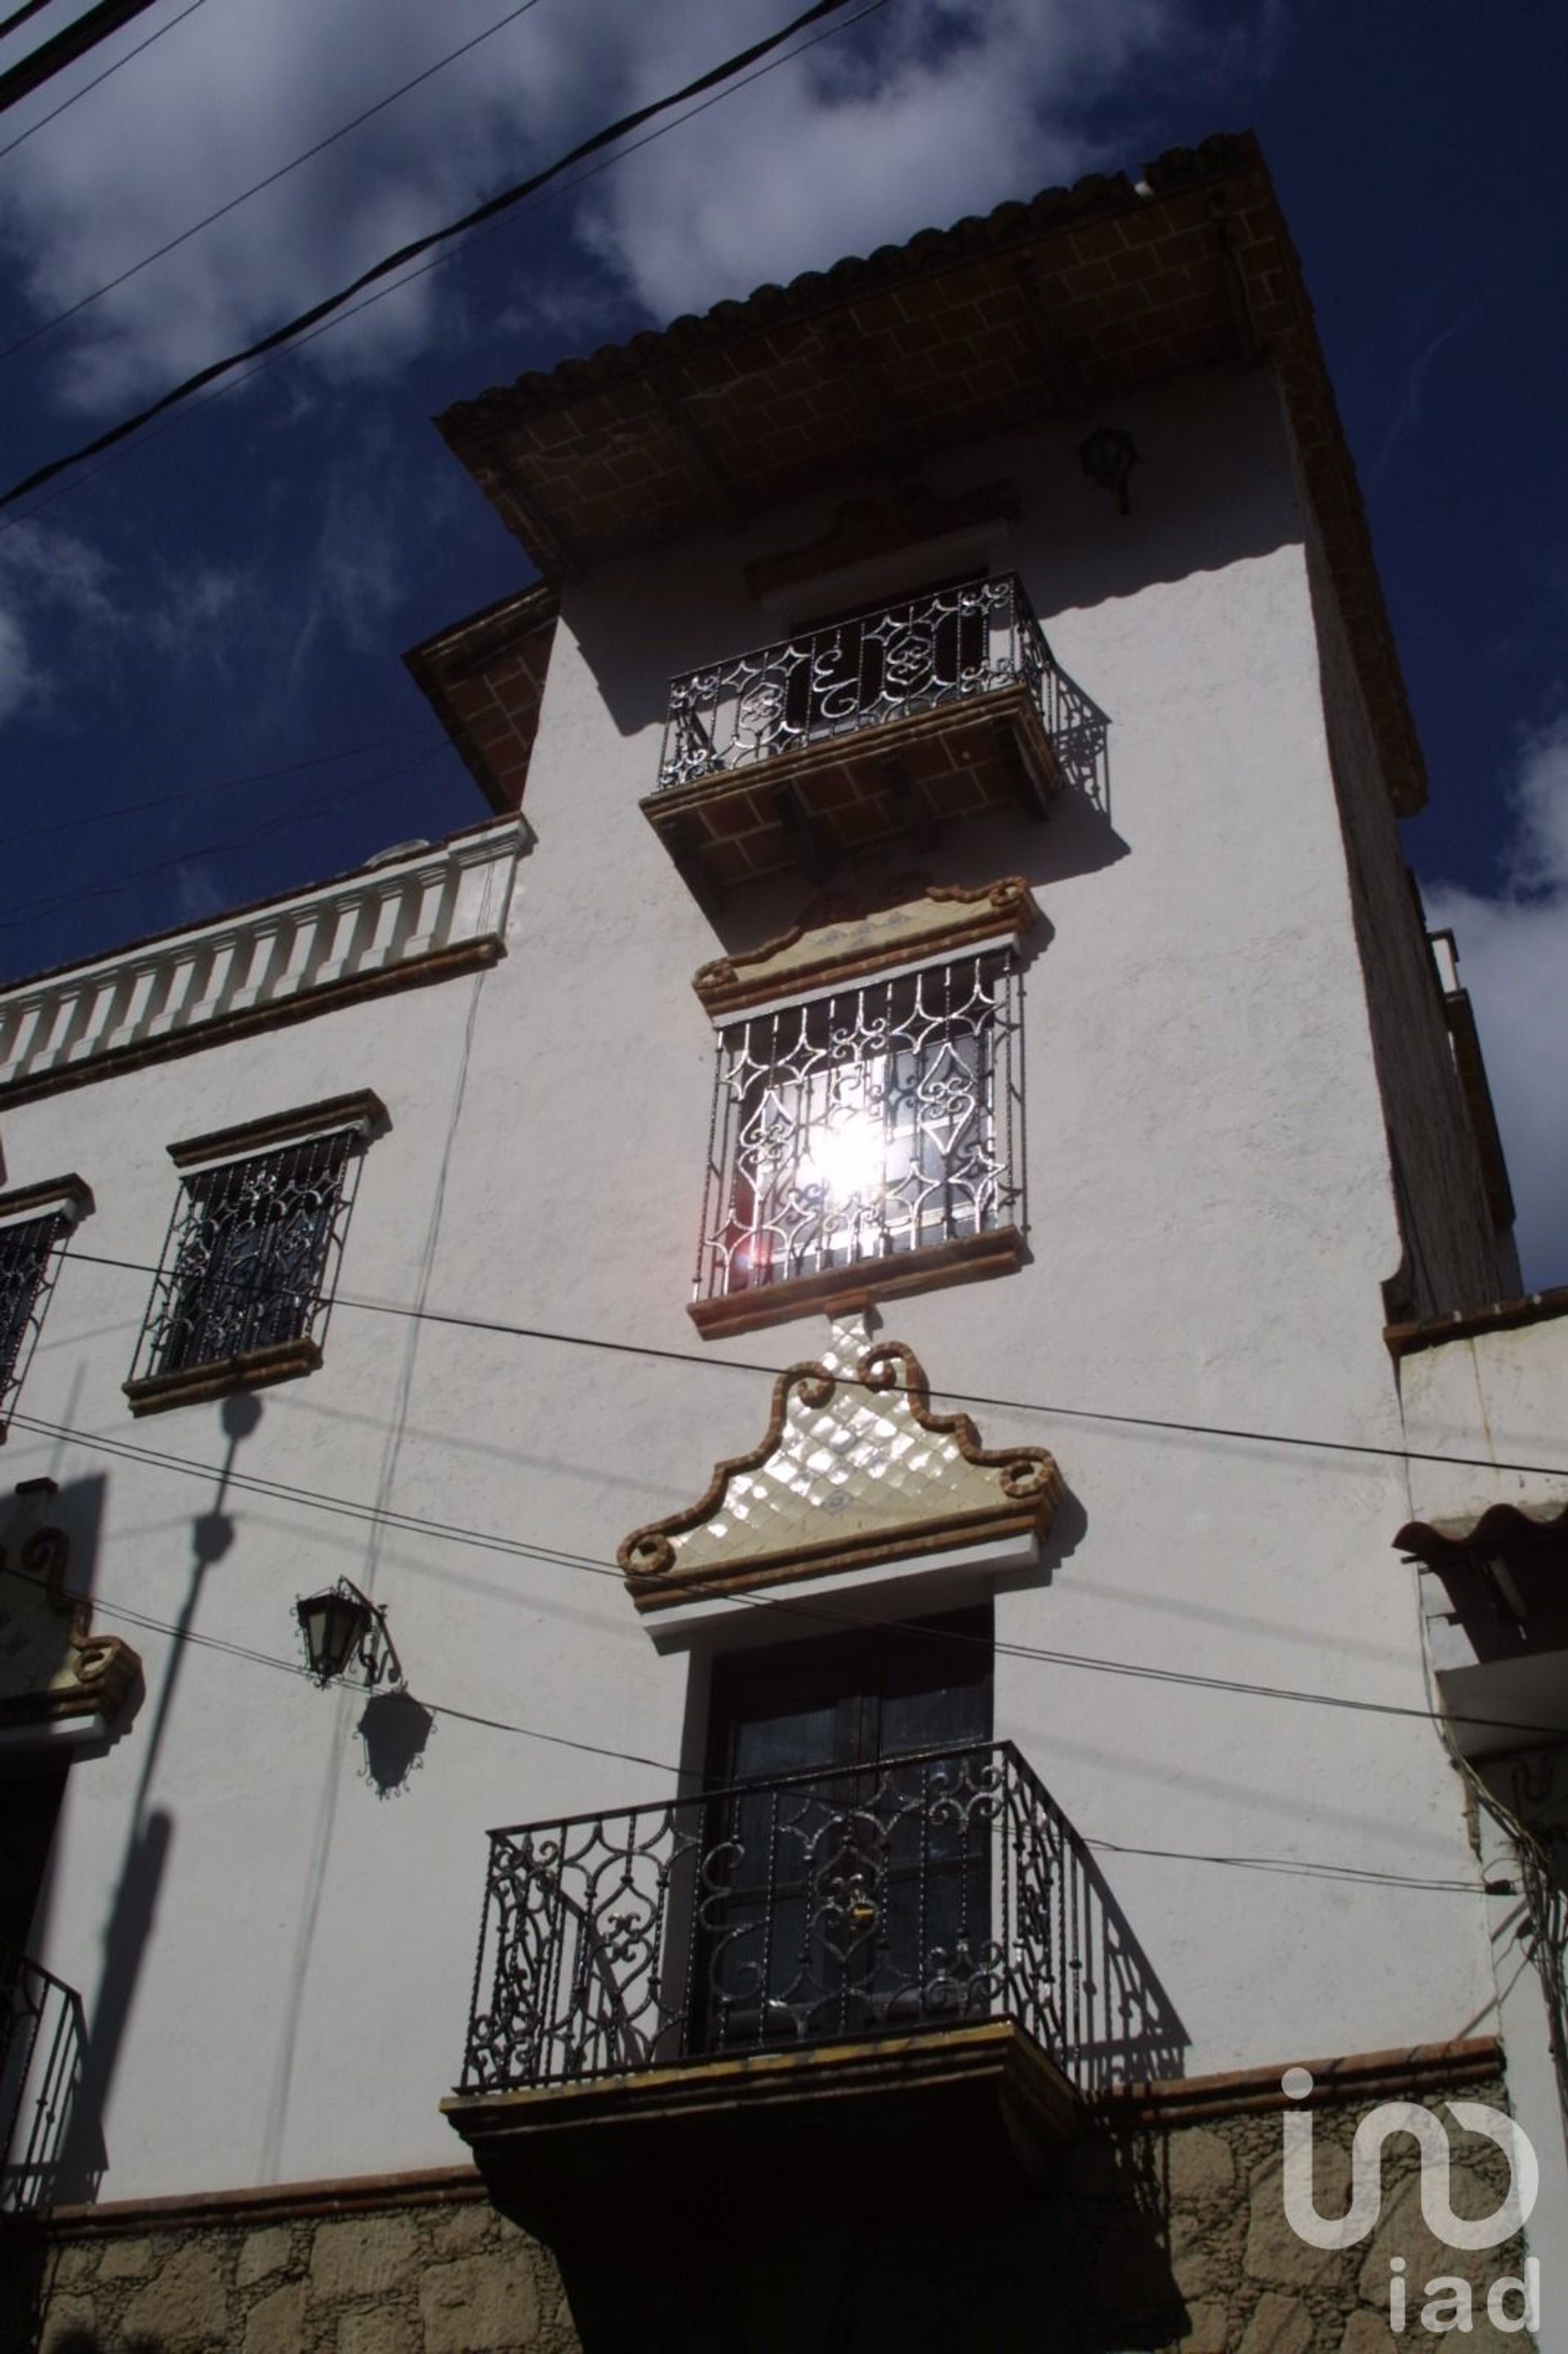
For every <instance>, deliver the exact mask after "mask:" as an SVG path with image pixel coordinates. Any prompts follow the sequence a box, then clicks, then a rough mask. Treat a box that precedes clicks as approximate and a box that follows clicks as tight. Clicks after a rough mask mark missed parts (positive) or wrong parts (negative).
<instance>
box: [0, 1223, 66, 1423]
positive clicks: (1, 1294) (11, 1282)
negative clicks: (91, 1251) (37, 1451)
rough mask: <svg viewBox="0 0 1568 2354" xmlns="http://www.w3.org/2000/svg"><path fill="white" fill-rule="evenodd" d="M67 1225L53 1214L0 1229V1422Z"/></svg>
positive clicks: (33, 1336)
mask: <svg viewBox="0 0 1568 2354" xmlns="http://www.w3.org/2000/svg"><path fill="white" fill-rule="evenodd" d="M70 1225H71V1222H70V1219H69V1216H68V1215H67V1214H65V1212H64V1211H63V1210H55V1211H51V1212H50V1213H49V1214H48V1216H46V1217H42V1218H24V1219H19V1220H18V1221H17V1222H16V1224H15V1225H8V1226H0V1424H3V1423H4V1420H5V1411H6V1408H7V1406H8V1405H10V1402H11V1400H12V1399H13V1398H14V1397H15V1396H16V1392H17V1391H18V1390H19V1389H20V1388H21V1386H22V1376H23V1375H24V1373H26V1370H27V1360H28V1358H29V1357H30V1356H31V1355H32V1352H33V1348H34V1345H35V1343H36V1342H37V1337H38V1328H39V1326H40V1325H41V1324H42V1322H43V1320H44V1310H45V1309H46V1308H47V1307H48V1299H49V1293H50V1291H51V1290H52V1289H53V1288H54V1277H55V1270H56V1267H57V1266H58V1258H59V1253H60V1251H61V1250H62V1249H63V1247H64V1246H65V1242H66V1238H67V1236H68V1235H69V1233H70Z"/></svg>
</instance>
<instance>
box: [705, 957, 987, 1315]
mask: <svg viewBox="0 0 1568 2354" xmlns="http://www.w3.org/2000/svg"><path fill="white" fill-rule="evenodd" d="M1021 996H1022V989H1021V983H1020V980H1019V974H1018V966H1017V959H1016V955H1015V953H1014V951H1013V949H1012V948H1011V947H995V948H991V949H980V950H977V951H976V952H974V953H972V954H967V955H965V956H962V957H960V958H959V959H958V960H955V961H954V962H951V963H948V964H936V965H927V966H923V967H922V968H920V969H919V970H916V971H915V972H906V973H902V974H890V975H885V976H879V977H877V978H875V979H872V980H867V981H853V982H847V983H844V984H842V985H841V986H839V987H837V988H834V989H832V991H826V992H823V993H821V994H818V995H814V996H812V997H810V998H808V999H806V1000H804V1001H802V1002H798V1003H795V1004H791V1005H788V1006H783V1007H774V1008H771V1009H767V1010H764V1011H762V1012H759V1013H752V1014H749V1015H747V1017H746V1018H745V1019H744V1020H743V1021H739V1022H736V1023H730V1024H729V1025H727V1026H726V1028H725V1029H724V1030H723V1031H722V1032H721V1033H720V1037H719V1052H718V1068H717V1075H716V1078H715V1093H714V1113H713V1121H712V1127H711V1131H710V1137H709V1153H708V1173H707V1183H706V1188H705V1198H704V1207H703V1230H702V1241H701V1246H700V1250H699V1254H698V1261H697V1273H696V1284H695V1290H696V1296H697V1297H698V1298H699V1299H701V1298H709V1299H712V1298H716V1297H718V1296H720V1295H722V1294H725V1293H730V1292H736V1291H748V1290H756V1289H758V1288H761V1287H763V1286H765V1285H768V1284H775V1283H782V1282H788V1281H790V1280H793V1279H795V1278H800V1277H806V1276H814V1275H821V1274H825V1273H826V1272H827V1271H828V1270H829V1269H831V1268H833V1267H847V1266H851V1265H853V1264H856V1263H858V1262H860V1261H863V1260H867V1259H880V1258H887V1257H894V1256H895V1255H897V1254H901V1253H906V1252H913V1251H918V1250H924V1249H927V1248H931V1247H936V1246H940V1245H942V1244H946V1243H954V1242H960V1241H966V1240H969V1239H970V1238H972V1237H974V1236H976V1235H981V1234H984V1233H986V1232H988V1231H989V1230H991V1229H992V1228H994V1227H996V1226H998V1225H1004V1224H1006V1223H1008V1222H1009V1221H1012V1220H1015V1219H1017V1218H1019V1217H1020V1216H1021V1214H1022V1184H1021V1182H1020V1181H1019V1179H1018V1178H1017V1177H1016V1176H1015V1173H1014V1172H1015V1171H1016V1170H1017V1167H1018V1156H1017V1150H1016V1143H1017V1131H1018V1129H1019V1128H1020V1126H1021V1118H1020V1099H1019V1078H1020V1069H1021V1063H1022V1057H1021V1055H1020V1053H1019V1048H1018V1038H1019V1029H1020V1016H1021V1011H1022V1007H1021Z"/></svg>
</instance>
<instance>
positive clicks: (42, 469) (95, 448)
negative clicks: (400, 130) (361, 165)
mask: <svg viewBox="0 0 1568 2354" xmlns="http://www.w3.org/2000/svg"><path fill="white" fill-rule="evenodd" d="M846 5H848V0H813V5H812V6H810V7H809V8H807V9H804V10H802V12H801V13H800V15H799V16H795V17H792V18H791V19H790V21H789V23H788V24H787V25H782V26H780V27H779V28H778V29H777V30H776V31H774V32H772V33H769V34H768V35H767V36H766V37H765V38H763V39H762V40H760V41H754V42H752V43H751V45H750V46H749V48H745V49H740V50H737V51H736V54H735V55H734V56H733V57H730V58H726V59H725V60H724V62H723V63H722V64H720V65H717V66H712V67H710V68H709V69H708V70H707V71H706V72H705V73H702V74H699V75H698V76H697V77H696V79H695V80H693V81H690V82H687V83H686V84H684V85H683V88H682V89H680V90H673V91H672V92H670V94H669V95H668V96H666V97H664V98H660V99H655V100H653V101H652V102H651V103H650V104H648V105H646V106H640V107H636V108H634V109H633V110H632V111H631V112H630V114H624V115H622V116H620V119H619V120H618V121H617V122H612V123H609V124H607V125H606V126H605V127H604V128H603V129H602V130H599V131H596V132H594V133H591V134H590V135H589V136H588V138H587V139H584V140H579V142H578V143H577V145H576V146H575V147H573V148H570V149H569V150H568V151H567V154H564V155H561V156H557V158H556V161H555V162H554V163H553V164H546V166H545V167H544V169H543V170H542V171H538V172H535V173H533V174H531V175H529V177H528V178H526V179H524V180H519V181H515V182H514V184H513V185H512V186H510V187H507V188H503V189H502V190H501V191H500V193H499V194H498V195H496V196H489V197H487V198H486V199H485V201H484V202H483V203H482V204H480V205H476V206H474V207H472V208H471V210H470V211H468V212H466V213H463V214H461V215H460V216H459V217H458V218H457V219H455V220H451V221H449V222H447V223H446V225H445V226H444V227H443V228H438V229H431V230H429V231H428V232H427V233H426V234H425V235H424V236H422V237H418V238H415V239H411V240H410V241H409V242H408V244H407V245H403V246H399V247H398V248H397V250H396V251H395V252H393V253H389V254H387V255H385V256H384V257H383V258H382V260H379V261H376V262H374V263H372V265H371V266H370V268H369V269H368V270H361V271H360V273H359V275H358V276H357V277H356V278H354V279H351V280H350V281H349V282H348V284H347V285H345V286H343V287H340V288H339V289H338V291H337V292H336V293H334V294H329V295H327V296H325V297H324V298H323V300H322V301H321V302H314V303H313V304H312V305H311V306H310V308H309V309H308V310H305V311H302V312H300V313H297V314H296V315H295V317H293V318H292V319H290V320H286V321H285V322H284V323H283V324H282V325H281V326H279V327H274V328H273V329H271V330H270V333H269V334H265V335H262V336H260V337H259V338H258V339H257V340H256V341H255V342H254V343H252V344H249V345H246V346H245V347H244V348H243V349H241V350H239V351H235V352H230V353H228V355H226V356H225V357H224V358H222V359H218V360H213V361H211V362H209V363H208V365H207V366H206V367H203V368H198V369H197V370H196V373H195V374H194V375H192V376H186V377H185V379H184V380H183V382H181V383H179V384H177V385H175V386H174V387H171V389H170V390H169V391H167V392H165V393H164V394H162V395H161V396H160V397H159V398H158V399H156V400H154V401H151V402H149V403H148V405H147V406H146V407H145V408H141V409H138V410H137V411H135V412H134V413H133V414H132V416H130V417H125V418H122V419H121V420H120V421H119V423H118V424H115V425H111V426H110V427H109V428H108V429H106V430H105V431H104V432H102V433H100V434H96V435H95V436H94V437H93V439H92V440H90V441H85V442H83V443H81V444H80V445H79V447H78V448H77V449H75V450H72V451H67V452H66V453H65V454H64V455H63V456H61V457H58V458H51V459H50V460H49V461H48V462H47V463H46V464H44V465H42V466H38V467H35V469H34V470H33V472H31V473H30V474H27V475H25V476H24V477H23V479H22V480H21V481H20V482H14V483H13V484H12V485H11V487H10V488H9V489H8V490H7V491H5V492H4V493H0V507H6V506H11V505H14V504H15V503H16V501H17V500H18V499H20V498H24V497H25V496H26V494H27V493H29V492H30V491H36V490H39V489H41V488H42V487H43V485H44V484H45V483H46V482H52V481H53V480H54V479H55V477H56V476H57V475H58V474H61V473H64V472H66V471H67V469H68V468H69V467H72V466H76V465H79V464H80V463H81V462H82V461H84V460H85V459H88V458H92V457H96V456H98V455H99V453H100V452H101V451H106V450H110V449H112V448H113V447H114V445H115V444H116V443H117V442H120V441H123V440H126V439H127V438H128V437H129V436H130V435H131V434H132V433H135V432H137V431H138V430H139V429H141V428H142V427H143V426H144V425H147V424H150V423H151V422H152V421H153V420H154V419H155V418H157V417H161V416H163V415H164V413H165V412H166V411H167V410H169V409H171V408H175V407H177V406H178V405H179V404H180V403H181V402H182V401H185V400H186V399H188V398H189V397H190V396H191V394H193V393H195V392H199V391H201V390H202V389H203V388H204V387H207V385H210V384H214V383H216V382H217V379H218V378H219V377H220V376H228V374H230V373H231V372H232V371H233V370H234V369H235V368H238V367H242V366H244V365H245V364H246V362H247V361H248V360H254V359H260V358H261V357H263V356H264V355H266V354H268V353H270V352H273V351H276V350H277V349H278V348H279V347H280V346H281V345H284V344H287V343H289V342H291V340H292V339H293V337H294V336H296V335H297V334H300V333H301V331H302V329H304V328H307V327H313V326H315V325H317V324H319V323H322V322H323V321H324V320H326V319H327V318H329V317H330V316H331V315H332V313H334V312H336V311H340V310H342V309H343V307H344V304H346V303H348V302H351V301H352V300H353V298H354V297H355V295H356V294H359V293H362V292H364V291H365V290H366V288H367V287H370V286H374V285H376V282H377V281H379V280H381V279H384V278H387V277H390V276H391V275H392V274H393V273H394V272H395V271H397V270H403V269H406V268H407V266H408V263H409V262H411V261H417V260H418V259H419V258H420V256H421V255H423V254H426V253H428V252H429V250H430V249H431V248H432V247H433V246H437V245H440V244H444V243H445V242H446V240H447V239H450V238H454V237H459V236H461V235H462V234H463V232H464V231H465V230H468V229H471V228H477V227H478V226H479V225H480V223H482V222H483V221H488V220H492V219H494V218H495V217H496V216H497V215H499V214H501V213H503V212H506V211H509V210H510V209H511V207H513V206H514V205H518V204H521V203H522V202H523V201H524V198H525V197H528V196H533V195H535V193H536V191H537V190H539V189H540V188H543V187H546V186H548V184H549V183H550V182H551V181H552V180H555V179H558V178H559V177H560V175H562V174H563V173H564V172H567V171H569V170H570V168H571V167H572V165H573V164H579V163H581V162H583V161H584V160H585V159H586V158H587V157H588V156H589V155H593V154H598V153H599V151H600V150H601V149H603V148H605V147H608V146H611V145H613V144H614V143H615V142H616V141H617V140H619V139H623V138H624V137H625V136H626V135H627V133H630V132H632V131H636V130H640V129H641V126H642V124H643V123H645V122H652V120H653V119H654V118H655V117H656V116H658V115H661V114H666V113H668V112H669V111H670V110H671V109H672V108H673V107H676V106H681V105H683V104H684V103H685V101H687V100H688V99H692V98H696V97H698V96H700V95H701V93H702V92H703V91H705V90H712V89H713V88H715V85H717V84H719V83H723V82H727V81H730V80H734V78H735V77H736V75H737V74H740V73H743V72H744V71H745V70H746V69H747V67H748V66H751V65H755V64H756V63H757V61H758V58H765V57H767V56H768V53H769V52H770V51H771V50H774V49H776V48H780V47H781V46H782V45H783V44H784V43H785V42H786V41H788V40H790V39H792V38H793V37H794V36H795V34H797V33H799V32H800V31H802V30H803V29H804V28H805V27H807V26H808V25H812V24H815V23H817V22H818V21H819V20H820V19H821V18H822V17H824V16H832V15H835V14H836V13H837V12H838V11H839V10H840V9H841V8H842V7H844V6H846Z"/></svg>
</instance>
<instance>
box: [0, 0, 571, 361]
mask: <svg viewBox="0 0 1568 2354" xmlns="http://www.w3.org/2000/svg"><path fill="white" fill-rule="evenodd" d="M538 5H539V0H522V5H520V6H518V7H516V8H513V9H511V10H510V11H509V12H508V13H507V15H505V16H501V17H498V18H497V20H496V22H495V23H494V24H493V25H487V26H486V27H485V28H484V30H483V32H482V33H476V34H475V35H474V37H473V38H472V39H471V41H464V42H463V43H462V45H461V48H455V49H449V50H448V51H447V53H446V55H445V57H442V58H437V59H436V61H435V63H434V65H429V66H427V67H426V68H425V69H424V71H423V72H422V73H417V74H415V75H414V77H413V79H412V80H410V81H406V82H402V83H400V84H399V85H398V87H397V89H396V90H388V91H387V95H386V97H385V98H378V99H377V100H376V103H375V105H374V106H367V107H366V108H365V109H364V110H363V111H362V112H360V113H358V114H355V115H351V116H350V118H349V120H348V121H347V122H344V123H340V124H339V126H338V128H337V129H336V130H335V131H330V132H328V133H327V135H326V137H325V138H324V139H318V140H317V141H316V143H315V144H314V146H313V147H306V148H304V149H303V150H302V152H301V153H300V154H298V155H294V156H291V158H290V160H289V162H288V163H286V164H279V166H278V168H277V170H276V171H274V172H269V173H268V174H267V175H266V177H265V178H264V179H260V180H255V181H252V183H251V185H250V186H249V187H248V188H242V189H241V190H240V192H239V194H238V196H230V197H229V199H228V203H227V204H221V205H219V206H217V208H216V210H214V211H212V212H210V213H206V214H204V215H203V217H202V218H201V219H200V220H198V221H193V222H192V224H191V226H190V227H189V228H183V229H181V231H180V233H179V235H178V236H177V237H172V238H170V239H168V241H167V243H166V244H164V245H160V246H157V247H155V248H154V250H153V251H152V252H151V253H144V254H143V256H142V259H141V260H140V261H133V262H132V263H131V265H130V267H129V268H128V269H126V270H121V272H120V274H119V276H118V277H116V278H111V279H107V280H106V281H104V283H103V284H102V285H101V286H95V287H94V288H93V290H92V292H91V293H90V294H83V295H81V296H80V297H79V300H78V301H76V302H72V303H71V304H70V305H69V308H68V309H66V310H64V311H57V312H56V313H55V315H54V317H53V318H52V319H45V320H43V321H41V322H40V323H39V324H38V325H37V326H36V327H29V328H28V330H27V332H26V334H25V335H18V336H17V338H16V342H15V343H14V344H6V345H4V346H3V347H0V360H8V359H10V358H11V357H12V356H13V355H14V354H16V353H17V352H20V351H24V350H26V346H27V345H29V344H36V343H37V341H38V338H39V337H40V336H41V335H48V334H52V333H53V331H54V330H55V328H56V327H63V326H64V324H65V323H66V321H67V320H68V319H74V318H75V317H76V315H77V313H79V312H80V311H85V310H87V309H88V307H89V305H90V304H91V303H93V302H101V301H102V299H103V297H104V296H105V295H106V294H112V293H113V292H115V290H116V288H117V287H121V286H123V285H125V284H126V282H127V281H129V280H130V279H132V278H135V277H138V276H139V275H140V274H141V272H142V271H143V270H146V269H149V268H150V267H151V266H152V264H153V263H154V261H161V260H163V258H164V255H165V254H166V253H173V252H174V251H175V249H176V247H178V246H182V245H185V244H188V242H189V241H190V239H192V238H193V237H199V236H200V234H201V232H202V230H203V229H205V228H211V227H212V225H213V223H214V222H215V221H220V220H222V219H223V218H224V217H226V215H228V214H229V213H231V212H235V211H237V210H238V207H240V206H241V205H244V204H249V201H250V199H251V197H252V196H260V195H261V193H262V191H263V190H264V189H266V188H271V187H275V186H277V184H278V182H279V181H280V180H282V179H286V178H287V177H288V175H289V174H290V173H291V172H297V171H298V170H299V168H300V166H301V164H309V163H311V162H313V159H314V158H315V157H316V156H317V155H322V154H325V153H326V150H327V149H328V148H329V147H333V146H335V145H336V143H337V142H338V141H339V140H340V139H346V138H347V136H348V134H349V133H350V132H351V131H357V130H358V129H359V127H360V125H361V124H362V123H366V122H370V120H371V119H372V117H373V116H375V115H377V114H381V113H384V112H385V111H386V110H387V107H389V106H393V105H395V104H396V103H397V100H398V99H400V98H407V97H408V93H409V91H410V90H418V88H419V86H420V84H421V83H422V82H427V81H430V80H433V79H434V77H435V76H436V75H437V74H439V73H441V72H443V71H444V70H445V69H446V68H447V67H448V66H450V65H455V64H456V62H457V60H458V59H459V58H466V57H467V55H468V54H469V51H470V50H471V49H477V48H478V47H479V46H480V43H481V42H482V41H488V40H489V39H491V38H492V37H493V35H494V34H496V33H501V32H504V31H505V29H506V27H507V26H508V25H514V24H515V23H516V21H517V19H518V17H519V16H526V15H527V14H528V12H529V10H530V9H531V8H536V7H537V6H538Z"/></svg>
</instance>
